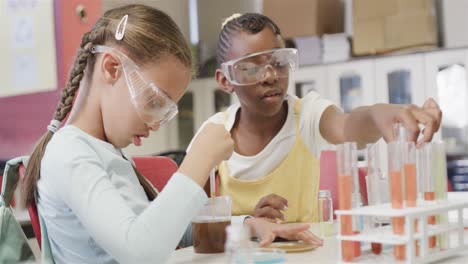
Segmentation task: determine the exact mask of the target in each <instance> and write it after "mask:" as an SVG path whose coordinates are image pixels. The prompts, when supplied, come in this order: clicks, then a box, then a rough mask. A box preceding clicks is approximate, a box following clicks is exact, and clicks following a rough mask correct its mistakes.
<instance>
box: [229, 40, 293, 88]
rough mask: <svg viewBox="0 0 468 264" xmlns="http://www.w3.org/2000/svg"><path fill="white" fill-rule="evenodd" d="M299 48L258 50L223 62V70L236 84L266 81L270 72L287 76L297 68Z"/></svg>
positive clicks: (277, 75) (279, 75)
mask: <svg viewBox="0 0 468 264" xmlns="http://www.w3.org/2000/svg"><path fill="white" fill-rule="evenodd" d="M297 65H298V55H297V49H290V48H284V49H274V50H268V51H262V52H257V53H254V54H251V55H249V56H246V57H242V58H239V59H235V60H231V61H227V62H224V63H222V64H221V70H222V71H223V73H224V75H225V76H226V78H227V79H228V81H229V82H230V83H232V84H234V85H252V84H256V83H259V82H262V81H264V80H265V79H266V78H267V77H268V75H267V74H268V73H270V74H273V76H274V77H275V78H286V77H288V76H289V72H290V71H294V70H296V69H297Z"/></svg>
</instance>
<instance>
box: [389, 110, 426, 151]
mask: <svg viewBox="0 0 468 264" xmlns="http://www.w3.org/2000/svg"><path fill="white" fill-rule="evenodd" d="M414 108H415V106H412V105H411V106H407V107H406V108H405V109H404V110H403V111H402V112H401V114H400V115H398V116H397V117H396V118H397V121H399V122H401V123H402V124H403V126H404V127H405V128H406V131H407V132H408V138H407V139H405V140H409V141H413V142H416V140H417V139H418V136H419V133H420V130H419V126H418V122H417V120H416V118H415V117H414V116H413V113H412V110H413V109H414ZM393 140H394V139H393Z"/></svg>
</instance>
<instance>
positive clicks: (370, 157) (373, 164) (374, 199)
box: [366, 144, 383, 255]
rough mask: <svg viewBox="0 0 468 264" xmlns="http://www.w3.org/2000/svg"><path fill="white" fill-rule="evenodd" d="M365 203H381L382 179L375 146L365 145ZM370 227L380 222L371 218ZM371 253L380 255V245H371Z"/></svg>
mask: <svg viewBox="0 0 468 264" xmlns="http://www.w3.org/2000/svg"><path fill="white" fill-rule="evenodd" d="M366 160H367V201H368V203H369V205H378V204H381V203H382V192H381V180H382V178H383V175H382V172H381V171H380V159H379V152H378V148H377V145H376V144H367V146H366ZM370 221H371V227H372V228H374V227H377V228H380V227H381V226H382V225H381V222H380V221H379V219H378V218H377V217H373V218H371V220H370ZM371 249H372V253H374V254H376V255H379V254H380V253H382V244H381V243H374V242H372V243H371Z"/></svg>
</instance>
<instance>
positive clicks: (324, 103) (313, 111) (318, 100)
mask: <svg viewBox="0 0 468 264" xmlns="http://www.w3.org/2000/svg"><path fill="white" fill-rule="evenodd" d="M331 105H333V103H332V102H331V101H329V100H327V99H324V98H322V97H321V96H320V94H318V93H316V92H313V91H312V92H309V93H308V94H307V95H306V96H304V97H303V98H302V105H301V114H300V118H299V130H300V131H301V136H302V138H303V139H304V143H305V144H306V145H307V146H308V148H309V150H310V151H311V152H312V153H313V154H314V155H315V156H316V157H319V155H320V152H321V151H322V150H323V149H324V148H325V147H326V146H327V145H328V144H329V143H328V142H327V141H326V140H325V138H323V136H322V134H321V133H320V120H321V117H322V114H323V112H324V111H325V110H326V109H327V108H328V107H330V106H331Z"/></svg>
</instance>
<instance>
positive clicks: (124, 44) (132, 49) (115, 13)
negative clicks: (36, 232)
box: [22, 4, 192, 205]
mask: <svg viewBox="0 0 468 264" xmlns="http://www.w3.org/2000/svg"><path fill="white" fill-rule="evenodd" d="M125 15H128V22H127V25H126V29H125V36H124V38H123V39H121V40H116V38H115V31H116V30H117V26H118V23H119V22H120V21H121V19H122V17H124V16H125ZM93 45H111V46H117V47H120V48H122V50H124V51H125V52H126V53H127V56H129V57H130V58H131V59H133V60H134V61H135V62H136V63H138V64H140V65H144V64H146V63H155V62H157V61H158V59H159V58H161V57H162V56H164V55H172V56H174V57H175V58H177V59H178V60H180V62H181V63H182V64H184V65H185V66H187V67H188V68H190V67H191V64H192V56H191V52H190V47H189V45H188V43H187V41H186V40H185V38H184V37H183V35H182V33H181V32H180V29H179V28H178V27H177V25H176V24H175V22H174V21H173V20H172V19H171V18H170V17H169V16H168V15H167V14H165V13H164V12H162V11H160V10H157V9H155V8H152V7H148V6H145V5H135V4H132V5H126V6H122V7H118V8H115V9H111V10H108V11H107V12H105V13H104V15H103V16H102V17H100V18H99V19H98V21H97V22H96V24H94V26H93V28H92V29H91V30H90V31H89V32H87V33H85V34H84V35H83V37H82V39H81V44H80V47H79V49H78V51H77V54H76V57H75V61H74V63H73V66H72V69H71V71H70V74H69V78H68V81H67V83H66V85H65V88H64V89H63V91H62V93H61V97H60V101H59V103H58V105H57V108H56V110H55V113H54V116H53V120H57V122H60V123H62V122H63V121H64V119H66V117H67V116H68V114H69V113H70V111H71V109H72V107H73V102H74V99H75V95H76V94H77V91H78V89H79V87H80V85H86V84H85V82H82V80H83V78H85V80H86V81H90V80H91V76H92V73H93V70H94V64H95V61H96V57H95V55H94V54H93V53H91V50H90V48H91V47H92V46H93ZM52 136H53V132H51V131H47V133H45V134H44V135H43V136H42V138H41V139H40V141H39V142H38V143H37V145H36V147H35V149H34V150H33V152H32V154H31V156H30V159H29V162H28V166H27V167H26V172H25V179H24V184H23V190H22V195H23V197H22V199H23V201H24V203H25V204H26V205H29V204H31V203H33V202H34V199H35V196H37V195H38V193H37V181H38V180H39V178H40V172H41V160H42V157H43V156H44V152H45V150H46V147H47V144H48V143H49V141H50V139H51V138H52ZM135 173H136V175H137V177H138V180H139V182H140V184H141V185H142V187H143V189H144V191H145V193H146V195H147V196H148V199H149V200H153V199H154V198H155V197H156V195H157V192H156V190H155V189H154V187H152V185H151V184H150V183H149V182H148V181H147V180H146V179H145V178H144V177H143V176H142V175H141V174H140V173H138V171H137V170H136V169H135Z"/></svg>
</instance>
